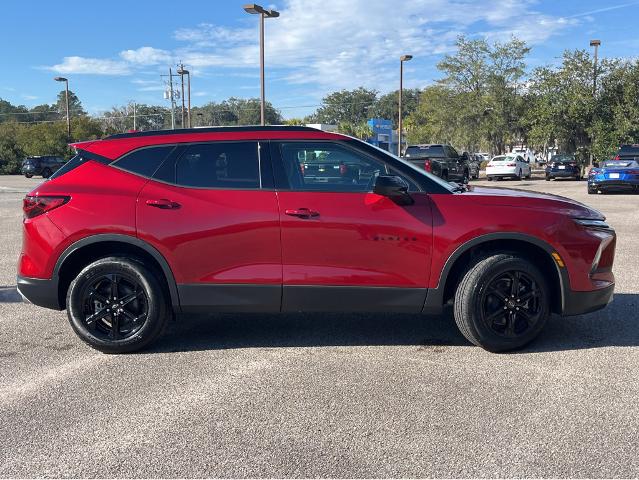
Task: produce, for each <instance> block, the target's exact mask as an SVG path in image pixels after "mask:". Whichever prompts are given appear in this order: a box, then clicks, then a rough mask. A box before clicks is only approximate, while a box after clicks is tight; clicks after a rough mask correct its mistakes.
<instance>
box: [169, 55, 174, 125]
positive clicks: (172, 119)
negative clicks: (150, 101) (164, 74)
mask: <svg viewBox="0 0 639 480" xmlns="http://www.w3.org/2000/svg"><path fill="white" fill-rule="evenodd" d="M169 98H170V99H171V130H175V98H173V70H172V69H171V68H170V67H169Z"/></svg>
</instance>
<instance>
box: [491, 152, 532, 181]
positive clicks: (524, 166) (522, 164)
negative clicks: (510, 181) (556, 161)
mask: <svg viewBox="0 0 639 480" xmlns="http://www.w3.org/2000/svg"><path fill="white" fill-rule="evenodd" d="M530 175H531V170H530V162H528V161H526V160H524V158H523V157H522V156H521V155H519V154H516V153H509V154H507V155H497V156H496V157H493V159H492V160H491V161H490V162H488V166H486V177H487V178H488V180H492V179H493V178H496V179H498V180H500V179H502V178H515V179H517V180H521V179H522V178H530Z"/></svg>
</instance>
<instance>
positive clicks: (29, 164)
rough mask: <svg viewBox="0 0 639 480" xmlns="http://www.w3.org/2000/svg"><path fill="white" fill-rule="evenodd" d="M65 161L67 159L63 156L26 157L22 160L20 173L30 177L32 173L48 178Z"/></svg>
mask: <svg viewBox="0 0 639 480" xmlns="http://www.w3.org/2000/svg"><path fill="white" fill-rule="evenodd" d="M65 163H67V161H66V160H65V159H64V158H62V157H56V156H53V155H43V156H35V157H27V158H25V159H24V160H23V161H22V174H23V175H24V176H25V177H27V178H31V177H33V176H34V175H42V177H43V178H49V177H50V176H51V175H52V174H53V173H54V172H55V171H56V170H58V169H59V168H60V167H61V166H62V165H64V164H65Z"/></svg>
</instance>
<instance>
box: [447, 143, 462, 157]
mask: <svg viewBox="0 0 639 480" xmlns="http://www.w3.org/2000/svg"><path fill="white" fill-rule="evenodd" d="M446 149H447V150H448V156H449V157H451V158H456V157H459V153H457V150H455V149H454V148H453V147H451V146H450V145H449V146H447V147H446Z"/></svg>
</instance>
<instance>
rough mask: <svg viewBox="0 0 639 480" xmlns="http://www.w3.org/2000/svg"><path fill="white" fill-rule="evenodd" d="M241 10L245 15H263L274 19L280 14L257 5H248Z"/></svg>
mask: <svg viewBox="0 0 639 480" xmlns="http://www.w3.org/2000/svg"><path fill="white" fill-rule="evenodd" d="M243 8H244V11H245V12H246V13H250V14H252V15H264V16H265V17H268V18H275V17H279V16H280V12H278V11H277V10H266V9H265V8H264V7H262V6H261V5H258V4H257V3H248V4H246V5H244V7H243Z"/></svg>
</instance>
